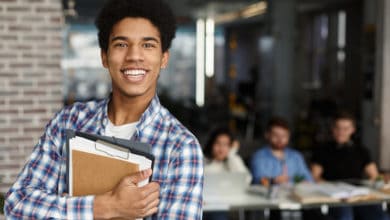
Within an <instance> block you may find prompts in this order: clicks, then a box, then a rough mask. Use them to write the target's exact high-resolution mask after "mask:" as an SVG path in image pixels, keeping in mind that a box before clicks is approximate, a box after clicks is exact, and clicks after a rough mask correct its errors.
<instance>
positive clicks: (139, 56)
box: [126, 45, 144, 61]
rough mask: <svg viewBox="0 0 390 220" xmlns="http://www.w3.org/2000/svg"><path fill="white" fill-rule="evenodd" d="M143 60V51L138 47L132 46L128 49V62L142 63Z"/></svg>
mask: <svg viewBox="0 0 390 220" xmlns="http://www.w3.org/2000/svg"><path fill="white" fill-rule="evenodd" d="M143 59H144V54H143V50H142V48H141V47H140V46H138V45H132V46H130V47H129V48H128V50H127V54H126V60H128V61H142V60H143Z"/></svg>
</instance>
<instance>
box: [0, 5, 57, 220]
mask: <svg viewBox="0 0 390 220" xmlns="http://www.w3.org/2000/svg"><path fill="white" fill-rule="evenodd" d="M63 25H64V17H63V14H62V4H61V1H60V0H0V134H1V135H0V193H5V192H6V191H7V190H8V189H9V187H10V186H11V184H12V183H13V182H14V181H15V178H16V176H17V174H18V173H19V172H20V170H21V169H22V167H23V165H24V164H25V162H26V160H27V159H28V156H29V155H30V154H31V151H32V149H33V147H34V145H35V144H36V143H37V142H38V138H39V136H40V135H41V134H42V132H43V129H44V127H45V124H46V123H47V122H48V119H50V118H51V117H52V116H53V115H54V113H55V112H57V111H58V110H59V109H60V108H61V107H62V81H63V80H62V72H61V66H60V63H61V57H62V35H61V30H62V28H63ZM1 218H2V217H1V216H0V219H1Z"/></svg>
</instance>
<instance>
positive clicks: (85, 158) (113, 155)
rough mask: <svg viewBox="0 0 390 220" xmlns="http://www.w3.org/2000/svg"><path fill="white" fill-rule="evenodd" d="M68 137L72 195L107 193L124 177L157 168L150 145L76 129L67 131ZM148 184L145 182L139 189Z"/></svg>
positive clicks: (68, 163) (69, 188)
mask: <svg viewBox="0 0 390 220" xmlns="http://www.w3.org/2000/svg"><path fill="white" fill-rule="evenodd" d="M66 135H67V152H68V154H67V157H68V158H67V159H68V160H67V183H68V184H67V186H68V193H69V195H70V196H84V195H96V194H100V193H104V192H107V191H109V190H112V189H113V188H114V187H115V186H116V185H117V184H118V183H119V181H120V180H121V179H122V178H123V177H125V176H127V175H130V174H132V173H135V172H138V171H140V170H144V169H148V168H152V167H153V161H154V156H153V155H152V154H151V146H150V145H149V144H146V143H139V142H134V141H130V140H124V139H118V138H115V137H107V136H100V135H94V134H88V133H84V132H78V131H73V130H67V131H66ZM148 182H149V180H144V181H142V182H140V183H139V184H138V186H142V185H145V184H147V183H148Z"/></svg>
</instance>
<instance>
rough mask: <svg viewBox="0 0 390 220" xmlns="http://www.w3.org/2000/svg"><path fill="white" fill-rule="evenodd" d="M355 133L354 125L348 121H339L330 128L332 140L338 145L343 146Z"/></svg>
mask: <svg viewBox="0 0 390 220" xmlns="http://www.w3.org/2000/svg"><path fill="white" fill-rule="evenodd" d="M354 132H355V125H354V124H353V122H352V121H351V120H349V119H339V120H337V121H336V122H335V123H334V125H333V127H332V134H333V138H334V140H335V141H336V143H338V144H345V143H347V142H348V141H350V140H351V136H352V134H353V133H354Z"/></svg>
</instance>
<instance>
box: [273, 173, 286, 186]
mask: <svg viewBox="0 0 390 220" xmlns="http://www.w3.org/2000/svg"><path fill="white" fill-rule="evenodd" d="M274 183H276V184H283V183H288V176H287V175H285V174H282V175H280V176H277V177H275V178H274Z"/></svg>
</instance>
